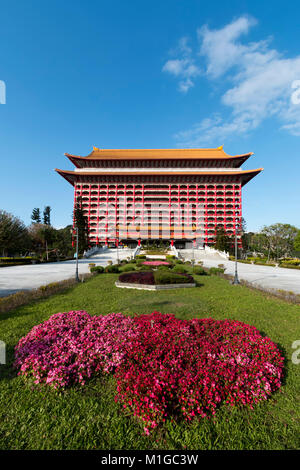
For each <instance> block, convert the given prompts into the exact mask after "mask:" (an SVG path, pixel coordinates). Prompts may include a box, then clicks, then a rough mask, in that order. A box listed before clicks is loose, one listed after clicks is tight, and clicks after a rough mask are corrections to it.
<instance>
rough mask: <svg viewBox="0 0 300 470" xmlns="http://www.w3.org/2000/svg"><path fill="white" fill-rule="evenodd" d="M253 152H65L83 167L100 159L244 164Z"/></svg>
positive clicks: (168, 150)
mask: <svg viewBox="0 0 300 470" xmlns="http://www.w3.org/2000/svg"><path fill="white" fill-rule="evenodd" d="M251 155H253V152H249V153H245V154H242V155H228V154H227V153H225V152H224V151H223V150H221V149H146V150H141V149H128V150H127V149H126V150H124V149H120V150H99V151H93V152H91V153H90V154H89V155H87V156H86V157H82V156H80V155H72V154H70V153H65V156H66V157H67V158H69V160H70V161H71V162H72V163H73V164H74V165H75V166H76V167H77V168H81V167H82V164H81V163H84V162H86V161H89V162H91V161H99V160H233V161H235V160H241V164H243V163H244V162H245V161H246V160H247V159H248V158H249V157H250V156H251Z"/></svg>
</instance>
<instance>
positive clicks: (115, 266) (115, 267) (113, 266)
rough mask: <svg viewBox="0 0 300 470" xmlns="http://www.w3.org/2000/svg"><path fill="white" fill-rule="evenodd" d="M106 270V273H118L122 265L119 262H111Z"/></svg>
mask: <svg viewBox="0 0 300 470" xmlns="http://www.w3.org/2000/svg"><path fill="white" fill-rule="evenodd" d="M104 272H106V273H118V272H120V267H119V265H118V264H111V265H109V266H106V268H105V269H104Z"/></svg>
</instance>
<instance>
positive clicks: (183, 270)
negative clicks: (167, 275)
mask: <svg viewBox="0 0 300 470" xmlns="http://www.w3.org/2000/svg"><path fill="white" fill-rule="evenodd" d="M172 271H173V272H174V273H179V274H183V273H186V272H187V268H186V267H185V266H179V265H175V266H174V267H173V268H172Z"/></svg>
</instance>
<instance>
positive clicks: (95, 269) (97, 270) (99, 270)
mask: <svg viewBox="0 0 300 470" xmlns="http://www.w3.org/2000/svg"><path fill="white" fill-rule="evenodd" d="M90 271H91V273H97V274H100V273H103V271H104V268H103V266H92V267H91V269H90Z"/></svg>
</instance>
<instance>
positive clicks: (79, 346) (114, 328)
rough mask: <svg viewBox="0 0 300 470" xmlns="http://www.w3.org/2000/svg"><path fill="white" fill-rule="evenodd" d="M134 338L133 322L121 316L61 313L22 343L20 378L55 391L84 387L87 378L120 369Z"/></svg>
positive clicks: (18, 354) (17, 352) (18, 352)
mask: <svg viewBox="0 0 300 470" xmlns="http://www.w3.org/2000/svg"><path fill="white" fill-rule="evenodd" d="M134 336H135V328H134V322H133V320H132V319H131V318H129V317H125V316H124V315H122V314H121V313H112V314H110V315H106V316H91V315H89V314H88V313H87V312H85V311H71V312H65V313H57V314H55V315H52V316H51V317H50V318H49V320H46V321H45V322H43V323H41V324H40V325H37V326H35V327H34V328H33V329H32V330H31V331H30V332H29V333H28V335H27V336H25V337H24V338H21V339H20V341H19V343H18V344H17V346H16V348H15V358H16V360H15V366H16V367H18V368H20V372H19V373H20V374H24V375H26V376H27V375H30V376H33V378H34V379H35V383H36V384H38V383H41V382H45V383H47V384H52V385H53V386H54V388H58V387H67V386H70V385H72V384H76V383H79V384H82V385H84V383H85V381H86V379H87V378H90V377H92V376H95V375H99V374H103V373H109V372H111V371H113V370H114V369H115V368H116V367H117V366H119V365H120V364H121V363H122V360H123V359H124V355H125V348H124V343H126V341H128V340H129V339H130V338H134Z"/></svg>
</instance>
